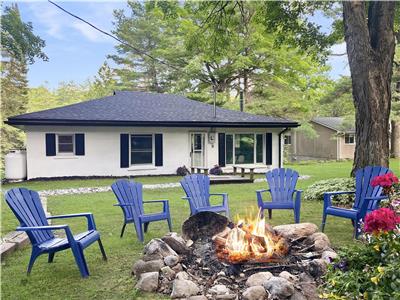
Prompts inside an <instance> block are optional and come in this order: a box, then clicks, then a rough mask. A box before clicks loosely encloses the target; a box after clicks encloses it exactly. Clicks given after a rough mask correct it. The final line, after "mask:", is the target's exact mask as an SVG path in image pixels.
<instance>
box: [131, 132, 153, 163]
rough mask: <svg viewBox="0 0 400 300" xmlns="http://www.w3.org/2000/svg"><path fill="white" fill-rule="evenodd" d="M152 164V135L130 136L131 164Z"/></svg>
mask: <svg viewBox="0 0 400 300" xmlns="http://www.w3.org/2000/svg"><path fill="white" fill-rule="evenodd" d="M152 163H153V135H152V134H132V135H131V164H132V165H143V164H152Z"/></svg>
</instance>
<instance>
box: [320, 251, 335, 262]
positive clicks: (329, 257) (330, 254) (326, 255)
mask: <svg viewBox="0 0 400 300" xmlns="http://www.w3.org/2000/svg"><path fill="white" fill-rule="evenodd" d="M337 256H338V255H337V253H336V252H335V251H330V250H327V251H324V252H322V254H321V258H322V259H324V260H325V261H327V262H328V263H331V262H332V261H333V260H334V259H335V258H336V257H337Z"/></svg>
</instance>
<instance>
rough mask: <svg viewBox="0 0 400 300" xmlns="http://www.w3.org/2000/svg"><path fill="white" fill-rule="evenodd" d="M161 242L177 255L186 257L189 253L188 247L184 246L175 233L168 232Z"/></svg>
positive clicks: (181, 239) (183, 242)
mask: <svg viewBox="0 0 400 300" xmlns="http://www.w3.org/2000/svg"><path fill="white" fill-rule="evenodd" d="M162 240H163V241H164V242H166V243H167V244H168V245H169V246H170V247H171V248H172V249H173V250H174V251H175V252H176V253H178V254H184V255H187V254H189V253H190V249H189V247H188V246H186V242H185V240H184V239H183V238H182V237H181V236H179V235H178V234H177V233H176V232H170V233H168V234H166V235H165V236H164V237H163V238H162Z"/></svg>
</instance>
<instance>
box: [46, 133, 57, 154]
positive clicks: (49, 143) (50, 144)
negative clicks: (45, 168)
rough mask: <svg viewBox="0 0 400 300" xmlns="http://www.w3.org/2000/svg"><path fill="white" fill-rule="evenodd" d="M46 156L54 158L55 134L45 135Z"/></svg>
mask: <svg viewBox="0 0 400 300" xmlns="http://www.w3.org/2000/svg"><path fill="white" fill-rule="evenodd" d="M46 156H56V134H55V133H46Z"/></svg>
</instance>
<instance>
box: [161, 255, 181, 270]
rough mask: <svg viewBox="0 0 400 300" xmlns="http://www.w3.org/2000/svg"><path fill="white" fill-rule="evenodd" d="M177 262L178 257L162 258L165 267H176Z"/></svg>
mask: <svg viewBox="0 0 400 300" xmlns="http://www.w3.org/2000/svg"><path fill="white" fill-rule="evenodd" d="M178 262H179V257H178V256H175V255H168V256H166V257H165V258H164V263H165V265H167V266H169V267H173V266H176V264H177V263H178Z"/></svg>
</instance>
